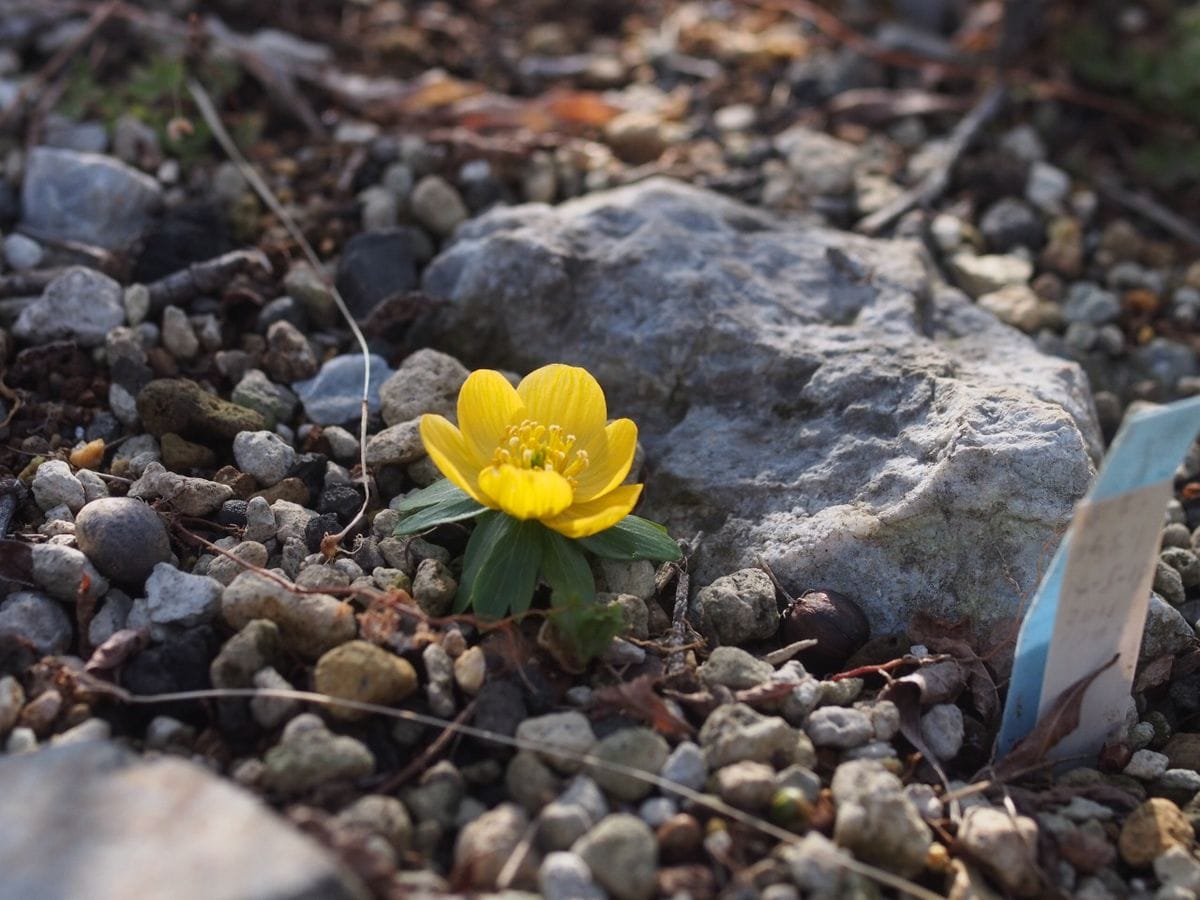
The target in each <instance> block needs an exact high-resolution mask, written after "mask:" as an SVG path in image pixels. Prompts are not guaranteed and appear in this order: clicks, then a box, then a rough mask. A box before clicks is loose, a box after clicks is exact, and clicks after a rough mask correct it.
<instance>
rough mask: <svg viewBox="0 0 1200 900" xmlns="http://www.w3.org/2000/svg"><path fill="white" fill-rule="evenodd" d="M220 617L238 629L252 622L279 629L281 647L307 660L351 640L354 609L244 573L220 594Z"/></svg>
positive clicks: (324, 596) (354, 628)
mask: <svg viewBox="0 0 1200 900" xmlns="http://www.w3.org/2000/svg"><path fill="white" fill-rule="evenodd" d="M221 616H222V618H223V619H224V620H225V623H226V624H227V625H229V627H231V628H236V629H241V628H244V627H245V626H246V625H248V624H249V623H250V622H252V621H253V620H254V619H269V620H270V621H272V622H274V623H275V624H276V625H278V626H279V632H280V635H281V636H282V639H283V645H284V646H285V647H287V648H288V649H290V650H292V651H293V652H295V653H298V654H299V655H301V656H303V657H305V658H306V659H316V658H317V657H318V656H320V655H321V654H322V653H324V652H325V651H326V650H330V649H332V648H333V647H336V646H338V645H339V644H344V643H345V642H346V641H350V640H353V639H354V636H355V635H356V634H357V633H358V623H357V622H356V621H355V619H354V608H353V607H352V606H350V604H348V603H344V602H342V601H341V600H338V599H337V598H336V597H332V596H330V595H329V594H320V593H311V592H293V591H290V590H288V589H287V588H286V587H284V586H283V585H281V584H280V583H279V582H277V581H273V580H271V579H270V578H266V577H264V576H263V575H259V574H258V573H256V572H243V573H242V574H240V575H238V576H237V577H236V578H234V579H233V581H231V582H230V583H229V584H228V585H227V586H226V587H225V590H224V591H223V592H222V594H221Z"/></svg>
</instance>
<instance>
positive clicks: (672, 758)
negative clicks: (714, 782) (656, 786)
mask: <svg viewBox="0 0 1200 900" xmlns="http://www.w3.org/2000/svg"><path fill="white" fill-rule="evenodd" d="M658 774H659V775H661V776H662V777H663V778H665V779H666V780H667V781H672V782H674V783H676V784H679V785H682V786H683V787H686V788H691V789H692V790H693V791H699V790H701V789H703V787H704V784H705V782H706V781H707V780H708V763H707V762H705V759H704V751H703V750H701V749H700V747H699V746H698V745H697V744H694V743H692V742H691V741H680V742H679V743H678V744H676V745H675V748H674V749H673V750H672V751H671V752H670V754H669V755H668V756H667V758H666V760H665V761H664V762H663V764H662V768H661V769H659V771H658Z"/></svg>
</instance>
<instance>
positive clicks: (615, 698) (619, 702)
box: [592, 675, 695, 738]
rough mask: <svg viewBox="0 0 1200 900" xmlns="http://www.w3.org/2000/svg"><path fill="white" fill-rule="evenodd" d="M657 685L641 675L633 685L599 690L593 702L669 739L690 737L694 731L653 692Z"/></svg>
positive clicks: (617, 685) (631, 682)
mask: <svg viewBox="0 0 1200 900" xmlns="http://www.w3.org/2000/svg"><path fill="white" fill-rule="evenodd" d="M654 683H655V679H654V678H652V677H651V676H649V675H642V676H639V677H638V678H635V679H633V680H632V681H623V682H621V683H620V684H614V685H611V686H610V687H603V688H599V689H597V690H596V692H595V693H594V694H593V695H592V701H593V703H594V704H596V705H602V706H609V707H613V708H615V709H617V710H619V711H620V712H623V713H627V714H628V715H631V716H636V717H637V718H639V719H642V720H643V721H645V722H647V723H648V724H649V725H650V727H651V728H653V729H654V730H655V731H657V732H659V733H660V734H664V735H666V736H667V737H679V738H683V737H690V736H691V735H692V734H693V733H694V731H695V729H693V728H692V726H691V725H690V724H688V723H687V722H685V721H684V720H683V719H681V718H679V716H677V715H675V713H674V712H672V711H671V707H669V706H667V704H666V703H664V702H663V699H662V697H660V696H658V694H656V693H655V692H654Z"/></svg>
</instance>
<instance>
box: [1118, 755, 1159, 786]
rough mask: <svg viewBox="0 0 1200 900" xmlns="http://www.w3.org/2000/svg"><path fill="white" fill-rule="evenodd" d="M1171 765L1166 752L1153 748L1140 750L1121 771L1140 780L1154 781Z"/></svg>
mask: <svg viewBox="0 0 1200 900" xmlns="http://www.w3.org/2000/svg"><path fill="white" fill-rule="evenodd" d="M1169 765H1170V758H1169V757H1168V756H1167V755H1166V754H1163V753H1156V752H1155V751H1153V750H1138V751H1136V752H1135V753H1134V754H1133V756H1132V757H1130V760H1129V762H1128V764H1127V765H1126V766H1125V768H1124V769H1122V770H1121V772H1122V774H1124V775H1128V776H1129V777H1130V778H1136V779H1138V780H1139V781H1153V780H1154V779H1156V778H1158V777H1159V776H1161V775H1162V774H1163V773H1164V772H1166V771H1167V768H1168V766H1169Z"/></svg>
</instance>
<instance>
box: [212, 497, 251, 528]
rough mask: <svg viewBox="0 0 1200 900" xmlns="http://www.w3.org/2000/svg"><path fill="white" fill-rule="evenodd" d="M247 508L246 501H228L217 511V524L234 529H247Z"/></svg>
mask: <svg viewBox="0 0 1200 900" xmlns="http://www.w3.org/2000/svg"><path fill="white" fill-rule="evenodd" d="M246 506H247V502H246V501H245V500H226V501H225V502H224V503H222V504H221V508H220V509H219V510H217V524H218V525H231V526H233V527H234V528H245V527H246Z"/></svg>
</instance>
